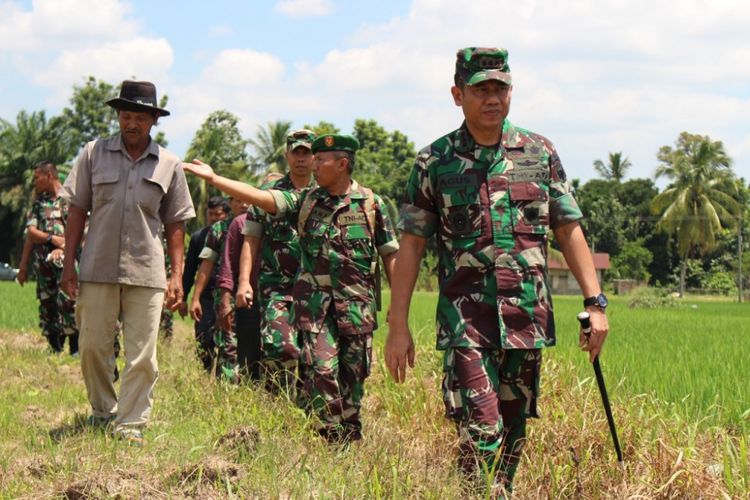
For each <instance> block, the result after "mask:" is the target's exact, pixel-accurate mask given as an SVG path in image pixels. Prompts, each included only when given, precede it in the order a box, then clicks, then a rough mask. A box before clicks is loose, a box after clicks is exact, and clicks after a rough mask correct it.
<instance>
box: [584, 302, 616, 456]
mask: <svg viewBox="0 0 750 500" xmlns="http://www.w3.org/2000/svg"><path fill="white" fill-rule="evenodd" d="M578 321H579V322H580V323H581V329H582V330H583V334H584V335H585V336H586V338H588V337H589V335H591V321H590V320H589V313H587V312H582V313H580V314H579V315H578ZM594 374H596V385H598V386H599V394H601V395H602V403H603V404H604V412H605V413H606V414H607V423H608V424H609V433H610V434H612V442H613V443H614V444H615V453H616V454H617V461H618V462H620V465H623V462H622V450H621V449H620V440H619V439H617V429H616V428H615V419H614V417H613V416H612V408H611V407H610V405H609V397H607V387H606V386H605V385H604V375H602V367H601V365H599V355H598V354H597V356H596V357H595V358H594Z"/></svg>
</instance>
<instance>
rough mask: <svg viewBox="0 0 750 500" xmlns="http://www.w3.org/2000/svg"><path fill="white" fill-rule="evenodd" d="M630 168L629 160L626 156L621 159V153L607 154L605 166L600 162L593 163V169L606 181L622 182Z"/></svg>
mask: <svg viewBox="0 0 750 500" xmlns="http://www.w3.org/2000/svg"><path fill="white" fill-rule="evenodd" d="M631 166H632V165H631V163H630V160H629V159H628V157H627V156H626V157H625V158H623V157H622V152H621V151H618V152H617V153H609V161H608V163H607V164H606V165H605V164H604V162H603V161H601V160H596V161H594V169H595V170H596V171H597V172H599V175H601V176H602V177H604V179H606V180H608V181H617V182H622V180H623V179H624V178H625V172H627V171H628V169H629V168H630V167H631Z"/></svg>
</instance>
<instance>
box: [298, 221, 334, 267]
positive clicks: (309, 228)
mask: <svg viewBox="0 0 750 500" xmlns="http://www.w3.org/2000/svg"><path fill="white" fill-rule="evenodd" d="M329 227H330V226H329V224H327V223H325V222H322V221H320V220H317V219H314V218H312V217H311V218H310V219H308V221H307V223H306V224H305V231H304V234H303V236H302V238H300V247H301V249H302V251H303V252H305V253H306V254H308V255H311V256H312V257H317V256H318V255H319V254H320V250H321V248H323V243H324V242H325V240H326V237H327V235H328V229H329Z"/></svg>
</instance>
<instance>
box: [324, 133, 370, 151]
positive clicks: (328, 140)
mask: <svg viewBox="0 0 750 500" xmlns="http://www.w3.org/2000/svg"><path fill="white" fill-rule="evenodd" d="M358 149H359V141H358V140H357V138H356V137H354V136H351V135H336V134H326V135H321V136H320V137H318V138H317V139H315V141H313V144H312V152H313V153H318V152H320V151H348V152H349V153H356V152H357V150H358Z"/></svg>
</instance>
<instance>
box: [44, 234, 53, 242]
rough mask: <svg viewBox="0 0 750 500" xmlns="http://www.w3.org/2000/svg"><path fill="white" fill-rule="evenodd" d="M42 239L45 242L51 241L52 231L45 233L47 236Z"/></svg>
mask: <svg viewBox="0 0 750 500" xmlns="http://www.w3.org/2000/svg"><path fill="white" fill-rule="evenodd" d="M44 241H46V242H47V243H51V242H52V233H47V237H46V238H45V239H44Z"/></svg>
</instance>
